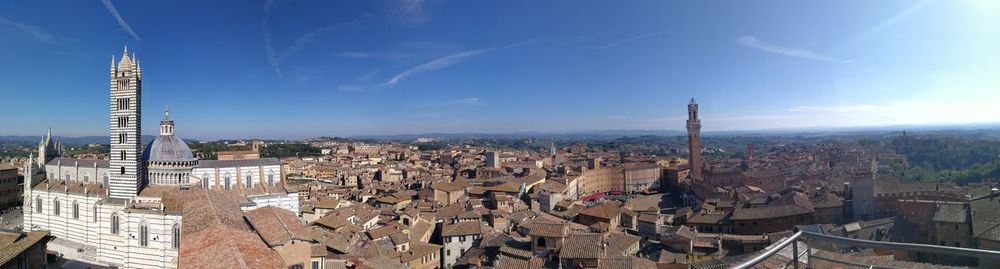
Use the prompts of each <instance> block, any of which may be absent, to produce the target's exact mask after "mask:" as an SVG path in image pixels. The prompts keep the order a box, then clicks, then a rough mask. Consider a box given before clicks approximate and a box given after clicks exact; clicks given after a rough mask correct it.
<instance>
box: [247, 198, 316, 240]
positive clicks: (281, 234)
mask: <svg viewBox="0 0 1000 269" xmlns="http://www.w3.org/2000/svg"><path fill="white" fill-rule="evenodd" d="M246 218H247V221H249V222H250V225H251V226H253V228H254V230H256V231H257V234H260V237H261V238H262V239H264V242H265V243H267V245H268V246H270V247H275V246H278V245H282V244H285V243H288V242H290V241H292V240H293V239H295V240H302V241H312V238H311V237H309V230H308V229H306V226H305V225H302V223H301V222H299V220H298V217H296V216H295V213H292V212H291V211H288V210H285V209H281V208H277V207H274V206H266V207H261V208H258V209H254V210H251V211H249V212H246Z"/></svg>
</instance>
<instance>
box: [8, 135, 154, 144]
mask: <svg viewBox="0 0 1000 269" xmlns="http://www.w3.org/2000/svg"><path fill="white" fill-rule="evenodd" d="M110 139H111V138H110V137H107V136H78V137H66V136H56V137H55V140H56V141H59V142H62V143H63V144H64V145H87V144H108V143H110ZM153 139H156V137H155V136H151V135H144V136H142V143H143V144H148V143H149V142H152V141H153ZM41 140H42V137H41V136H33V135H7V136H0V142H30V143H38V142H39V141H41Z"/></svg>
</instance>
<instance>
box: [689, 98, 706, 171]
mask: <svg viewBox="0 0 1000 269" xmlns="http://www.w3.org/2000/svg"><path fill="white" fill-rule="evenodd" d="M687 130H688V159H689V160H688V163H689V164H690V165H691V175H692V176H691V177H692V178H696V179H701V178H702V177H701V120H700V119H698V103H695V102H694V98H691V103H689V104H688V120H687Z"/></svg>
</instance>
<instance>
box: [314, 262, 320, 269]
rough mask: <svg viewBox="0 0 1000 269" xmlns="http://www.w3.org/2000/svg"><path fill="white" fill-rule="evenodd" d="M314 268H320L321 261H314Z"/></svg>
mask: <svg viewBox="0 0 1000 269" xmlns="http://www.w3.org/2000/svg"><path fill="white" fill-rule="evenodd" d="M312 269H320V268H319V261H312Z"/></svg>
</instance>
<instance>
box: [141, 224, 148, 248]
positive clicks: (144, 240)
mask: <svg viewBox="0 0 1000 269" xmlns="http://www.w3.org/2000/svg"><path fill="white" fill-rule="evenodd" d="M139 245H140V246H144V247H145V246H149V226H147V225H146V224H145V223H143V224H142V225H140V226H139Z"/></svg>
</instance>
